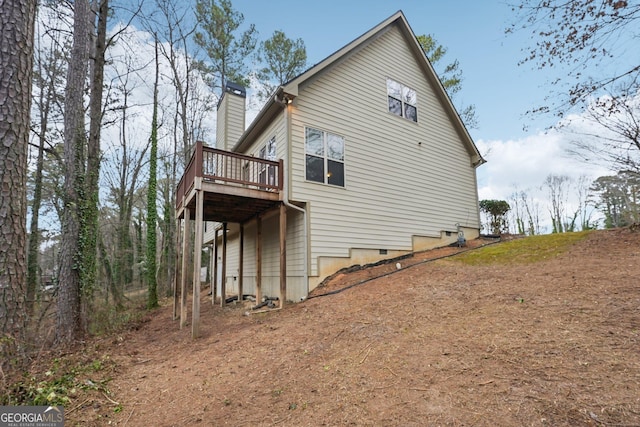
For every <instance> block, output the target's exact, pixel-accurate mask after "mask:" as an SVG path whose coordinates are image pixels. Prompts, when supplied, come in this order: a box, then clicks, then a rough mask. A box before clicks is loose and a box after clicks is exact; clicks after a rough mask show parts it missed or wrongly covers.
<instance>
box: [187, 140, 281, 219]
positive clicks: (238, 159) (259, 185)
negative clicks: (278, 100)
mask: <svg viewBox="0 0 640 427" xmlns="http://www.w3.org/2000/svg"><path fill="white" fill-rule="evenodd" d="M196 177H202V178H203V180H204V181H205V182H215V183H221V184H228V185H236V186H241V187H245V188H252V189H257V190H262V191H280V190H282V181H283V167H282V160H280V161H272V160H266V159H261V158H258V157H252V156H246V155H244V154H238V153H233V152H230V151H224V150H218V149H217V148H211V147H207V146H205V145H204V144H203V143H202V142H201V141H198V142H197V143H196V145H195V150H194V152H193V155H192V156H191V160H189V164H188V165H187V168H186V169H185V171H184V174H183V175H182V178H181V179H180V182H179V183H178V188H177V189H176V207H180V205H181V204H182V199H183V197H184V196H185V195H186V194H187V193H188V192H189V190H191V187H192V186H193V183H194V181H195V178H196Z"/></svg>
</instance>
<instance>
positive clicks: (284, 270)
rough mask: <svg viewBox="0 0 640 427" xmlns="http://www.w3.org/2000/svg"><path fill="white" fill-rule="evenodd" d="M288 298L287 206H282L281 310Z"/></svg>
mask: <svg viewBox="0 0 640 427" xmlns="http://www.w3.org/2000/svg"><path fill="white" fill-rule="evenodd" d="M286 298H287V206H286V205H285V204H284V203H281V204H280V308H283V307H284V301H285V299H286Z"/></svg>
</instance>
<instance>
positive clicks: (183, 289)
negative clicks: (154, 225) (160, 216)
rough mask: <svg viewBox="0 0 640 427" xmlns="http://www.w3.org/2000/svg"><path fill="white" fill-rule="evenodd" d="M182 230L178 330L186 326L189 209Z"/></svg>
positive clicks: (185, 214) (185, 211)
mask: <svg viewBox="0 0 640 427" xmlns="http://www.w3.org/2000/svg"><path fill="white" fill-rule="evenodd" d="M183 221H184V229H183V231H182V273H181V275H180V276H181V277H180V329H182V328H183V327H184V325H186V324H187V277H188V274H187V263H188V261H189V255H188V254H189V240H190V237H191V209H189V208H187V207H186V206H185V208H184V220H183Z"/></svg>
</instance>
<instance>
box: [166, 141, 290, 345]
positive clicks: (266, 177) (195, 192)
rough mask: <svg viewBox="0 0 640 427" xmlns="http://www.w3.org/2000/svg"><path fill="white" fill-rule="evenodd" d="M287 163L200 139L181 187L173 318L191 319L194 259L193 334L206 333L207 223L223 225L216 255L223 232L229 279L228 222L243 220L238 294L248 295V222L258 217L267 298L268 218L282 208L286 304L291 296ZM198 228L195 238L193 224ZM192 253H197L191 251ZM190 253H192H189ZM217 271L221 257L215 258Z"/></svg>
mask: <svg viewBox="0 0 640 427" xmlns="http://www.w3.org/2000/svg"><path fill="white" fill-rule="evenodd" d="M283 169H284V168H283V162H282V160H280V161H271V160H265V159H260V158H256V157H252V156H246V155H243V154H238V153H233V152H229V151H223V150H218V149H215V148H211V147H207V146H205V145H204V144H203V143H202V142H197V143H196V146H195V149H194V153H193V155H192V156H191V160H190V161H189V164H188V165H187V168H186V169H185V172H184V175H183V176H182V179H180V182H179V184H178V188H177V189H176V218H177V236H178V239H179V240H180V241H181V248H182V249H181V250H180V251H179V252H180V253H178V259H176V275H175V277H176V281H175V282H174V300H173V301H174V305H173V317H174V319H176V318H177V316H178V306H179V307H180V328H182V327H183V326H185V325H186V321H187V277H188V276H189V274H188V269H189V265H188V264H189V262H190V261H189V258H191V262H192V273H191V278H192V282H193V293H192V303H193V305H192V324H191V328H192V332H191V334H192V336H193V338H197V337H198V336H199V334H200V332H199V327H200V326H199V325H200V320H199V319H200V288H201V283H200V267H201V265H202V247H203V231H204V230H203V229H204V223H205V221H212V222H217V223H221V227H220V230H216V232H215V236H216V237H215V238H214V248H215V253H216V254H217V253H218V231H221V232H222V244H221V246H222V248H221V251H222V266H221V269H222V277H223V278H225V277H226V273H225V269H226V265H227V261H226V255H227V224H228V223H230V222H233V223H238V224H240V236H239V242H240V252H239V265H240V273H239V281H238V289H239V292H238V295H243V284H242V278H243V267H244V261H243V258H244V250H243V246H244V238H245V236H244V225H245V223H246V222H248V221H250V220H253V219H255V221H256V225H257V226H256V229H257V232H256V236H255V239H256V254H255V257H256V266H257V267H256V268H257V270H258V271H257V274H256V299H257V300H258V301H259V300H260V299H261V296H262V285H261V282H262V280H261V278H262V261H261V260H262V249H261V247H262V243H261V242H262V233H261V229H262V216H263V214H264V213H265V212H266V211H268V210H271V209H278V211H279V217H280V222H279V230H280V231H279V246H280V295H279V301H280V307H282V306H283V304H284V301H285V298H286V290H287V284H286V277H287V269H286V230H287V208H286V205H285V201H284V199H283V191H282V189H283V182H284V181H283ZM192 222H193V225H194V227H195V230H194V232H193V239H194V240H193V242H191V235H192V233H191V223H192ZM191 251H192V252H191ZM189 252H191V253H193V256H192V257H189V256H186V255H187V254H188V253H189ZM214 260H215V261H214V274H213V277H214V278H215V277H217V273H216V272H215V270H216V269H217V265H218V264H217V260H218V257H217V255H216V256H215V257H214ZM215 289H216V286H215V285H214V286H212V302H213V303H215V301H216V292H215ZM220 293H221V295H220V304H221V305H224V304H225V299H226V289H225V280H224V279H223V280H222V283H221V292H220Z"/></svg>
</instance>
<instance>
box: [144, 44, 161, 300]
mask: <svg viewBox="0 0 640 427" xmlns="http://www.w3.org/2000/svg"><path fill="white" fill-rule="evenodd" d="M155 42H156V75H155V82H154V85H153V118H152V120H151V138H150V139H151V154H150V156H149V187H148V189H147V286H148V294H147V308H148V309H152V308H156V307H158V284H157V281H156V252H157V248H156V243H157V236H156V225H157V220H156V219H157V217H158V207H157V200H156V199H157V197H156V195H157V188H156V182H157V177H156V174H157V165H158V80H159V73H160V66H159V64H158V38H157V36H156V37H155Z"/></svg>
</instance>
